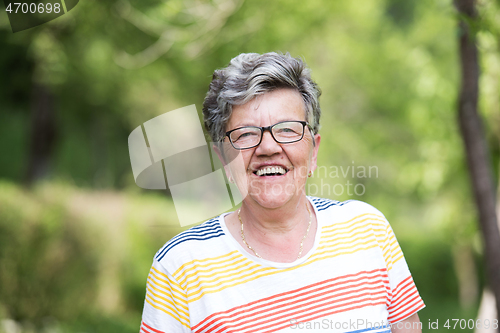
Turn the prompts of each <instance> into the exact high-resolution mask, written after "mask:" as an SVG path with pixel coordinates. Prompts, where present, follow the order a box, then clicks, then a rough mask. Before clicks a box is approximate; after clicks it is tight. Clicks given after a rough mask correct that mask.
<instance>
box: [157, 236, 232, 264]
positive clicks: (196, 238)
mask: <svg viewBox="0 0 500 333" xmlns="http://www.w3.org/2000/svg"><path fill="white" fill-rule="evenodd" d="M219 236H224V233H223V232H221V233H220V234H213V235H212V236H210V237H205V238H199V237H190V238H186V239H183V240H181V241H179V242H177V243H175V244H173V245H172V246H171V247H170V248H169V249H168V250H167V251H166V252H165V253H164V254H163V255H162V256H161V257H160V258H158V259H157V260H158V261H160V260H162V259H163V257H165V255H166V254H167V253H168V251H170V250H171V249H172V248H173V247H174V246H175V245H179V244H180V243H184V242H186V241H189V240H207V239H211V238H215V237H219Z"/></svg>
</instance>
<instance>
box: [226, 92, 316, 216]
mask: <svg viewBox="0 0 500 333" xmlns="http://www.w3.org/2000/svg"><path fill="white" fill-rule="evenodd" d="M305 114H306V113H305V107H304V102H303V100H302V97H301V95H300V93H299V92H298V91H296V90H294V89H277V90H274V91H271V92H269V93H266V94H264V95H262V96H258V97H256V98H254V99H253V100H251V101H250V102H248V103H246V104H243V105H235V106H234V107H233V112H232V115H231V118H230V119H229V122H228V124H227V127H226V131H230V130H232V129H235V128H239V127H242V126H259V127H266V126H271V125H274V124H276V123H278V122H282V121H287V120H300V121H304V120H306V116H305ZM314 140H315V145H314V144H313V137H312V132H311V131H310V130H309V128H308V127H307V126H306V128H305V132H304V137H303V138H302V140H300V141H297V142H294V143H287V144H279V143H277V142H276V141H275V140H274V139H273V138H272V136H271V133H269V131H265V132H264V134H263V137H262V142H261V143H260V145H259V146H257V147H255V148H251V149H246V150H241V151H238V150H236V149H234V148H233V147H232V146H231V145H230V144H225V145H224V147H225V154H226V156H234V155H235V154H238V153H239V154H241V155H240V156H241V159H235V160H234V161H236V160H239V162H237V163H231V164H229V165H226V172H227V173H228V174H230V175H231V177H232V178H233V179H234V180H235V182H236V185H237V186H238V188H239V189H240V192H241V193H242V196H243V198H244V202H245V203H247V204H251V205H255V204H257V205H259V206H261V207H265V208H279V207H283V206H284V205H286V204H287V203H292V204H293V202H295V203H296V202H298V200H299V199H300V197H301V196H304V195H305V184H306V180H307V176H308V174H309V171H314V170H315V169H316V157H317V153H318V148H319V143H320V140H321V137H320V135H319V134H316V135H315V137H314ZM225 142H226V143H227V142H228V138H227V137H226V138H225Z"/></svg>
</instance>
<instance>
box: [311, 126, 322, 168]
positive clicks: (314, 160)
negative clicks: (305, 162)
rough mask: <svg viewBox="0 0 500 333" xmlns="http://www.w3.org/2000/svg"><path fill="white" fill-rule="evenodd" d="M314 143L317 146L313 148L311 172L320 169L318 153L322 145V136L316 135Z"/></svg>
mask: <svg viewBox="0 0 500 333" xmlns="http://www.w3.org/2000/svg"><path fill="white" fill-rule="evenodd" d="M314 142H315V145H314V146H313V152H312V157H311V171H312V172H314V171H315V170H316V168H317V167H318V151H319V144H320V143H321V135H319V134H316V135H314Z"/></svg>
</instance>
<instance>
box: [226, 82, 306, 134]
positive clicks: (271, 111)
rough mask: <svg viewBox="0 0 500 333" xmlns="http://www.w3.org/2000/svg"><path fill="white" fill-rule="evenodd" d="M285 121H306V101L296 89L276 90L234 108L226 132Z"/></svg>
mask: <svg viewBox="0 0 500 333" xmlns="http://www.w3.org/2000/svg"><path fill="white" fill-rule="evenodd" d="M284 120H306V119H305V105H304V101H303V100H302V96H301V95H300V93H299V92H298V91H297V90H295V89H276V90H273V91H271V92H268V93H265V94H264V95H261V96H257V97H256V98H254V99H252V100H251V101H249V102H248V103H245V104H242V105H235V106H233V112H232V114H231V117H230V118H229V122H228V124H227V126H226V130H230V129H233V128H237V127H240V126H247V125H253V126H269V125H273V124H275V123H277V122H280V121H284Z"/></svg>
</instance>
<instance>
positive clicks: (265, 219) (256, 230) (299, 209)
mask: <svg viewBox="0 0 500 333" xmlns="http://www.w3.org/2000/svg"><path fill="white" fill-rule="evenodd" d="M307 205H310V204H309V200H307V198H306V196H305V195H304V196H301V197H299V198H298V199H297V200H295V201H293V202H289V203H287V204H286V205H284V206H282V207H279V208H265V207H263V206H262V205H259V204H258V203H252V202H248V201H244V202H243V204H242V206H241V212H240V214H241V218H242V220H243V224H244V227H245V233H247V232H248V233H249V234H253V235H254V236H256V237H263V238H264V239H262V241H264V242H265V243H267V242H266V238H271V239H272V238H273V237H274V236H280V237H283V236H290V237H292V238H293V236H294V235H295V233H297V235H299V234H300V235H303V232H304V231H305V229H304V228H303V227H304V226H307V224H308V222H309V212H308V210H307V207H308V206H307ZM309 209H310V210H311V212H312V211H313V209H312V207H310V206H309ZM247 230H248V231H247ZM287 238H288V237H286V238H282V239H284V240H285V239H287Z"/></svg>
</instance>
